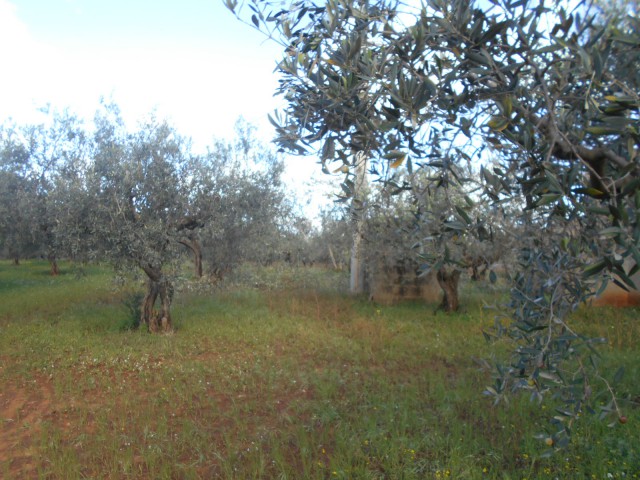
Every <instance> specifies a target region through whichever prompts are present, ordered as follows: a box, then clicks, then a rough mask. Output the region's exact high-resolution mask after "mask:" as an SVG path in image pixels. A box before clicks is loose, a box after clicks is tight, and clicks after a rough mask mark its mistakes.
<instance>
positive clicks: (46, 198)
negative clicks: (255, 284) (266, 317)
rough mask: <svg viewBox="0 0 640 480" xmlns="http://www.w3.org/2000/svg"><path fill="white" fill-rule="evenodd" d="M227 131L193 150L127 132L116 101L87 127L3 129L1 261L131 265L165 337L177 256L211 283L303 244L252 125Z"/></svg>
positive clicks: (149, 321) (152, 326) (53, 115)
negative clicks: (228, 135)
mask: <svg viewBox="0 0 640 480" xmlns="http://www.w3.org/2000/svg"><path fill="white" fill-rule="evenodd" d="M236 131H237V135H236V138H235V139H233V140H232V141H224V140H218V141H216V142H214V144H213V146H212V147H210V148H209V149H208V151H207V152H206V153H205V154H199V155H196V154H194V153H193V152H192V149H191V146H190V143H189V141H188V140H187V139H186V138H184V137H182V136H181V135H180V134H179V133H178V132H176V131H175V129H174V128H172V127H171V126H170V125H168V124H167V123H166V122H163V121H158V120H156V119H155V118H153V117H151V118H149V119H148V120H147V121H146V122H144V123H142V124H140V125H139V126H138V127H137V129H135V130H130V129H128V128H127V127H126V126H125V124H124V122H123V120H122V118H121V117H120V114H119V111H118V108H117V106H115V105H104V106H103V107H102V108H101V109H100V110H99V111H98V112H97V114H96V116H95V122H94V124H93V125H91V126H90V127H89V126H86V125H84V124H83V123H82V122H81V121H80V120H79V119H78V118H76V117H75V116H74V115H71V114H69V113H66V112H65V113H59V112H46V115H45V116H44V122H43V123H42V124H38V125H26V126H24V125H23V126H16V125H11V124H7V125H5V126H3V127H2V129H1V130H0V242H1V246H2V248H3V252H4V255H5V256H7V257H9V258H11V259H12V261H13V262H14V263H16V264H18V263H19V261H20V259H21V258H25V257H33V256H36V255H38V256H46V258H48V259H49V261H50V263H51V272H52V274H54V275H55V274H57V273H58V267H57V260H58V259H59V258H71V259H74V260H75V261H79V262H86V261H92V260H100V261H109V262H110V263H112V264H113V265H114V266H115V267H116V268H118V269H122V270H128V269H132V268H134V269H138V270H139V271H140V272H144V275H145V276H146V278H147V280H148V289H147V292H146V296H145V298H144V301H143V305H142V318H141V321H142V322H143V323H144V324H146V325H147V326H148V328H149V330H151V331H158V330H160V331H168V330H170V329H171V328H172V327H171V312H170V306H171V298H172V290H173V286H172V277H173V275H174V273H175V271H176V268H177V266H179V264H180V263H181V261H182V260H183V259H184V257H185V252H188V253H189V255H190V256H191V258H192V259H193V263H194V273H195V276H197V277H202V276H203V275H206V276H207V277H210V278H212V279H213V280H219V279H220V278H221V277H222V276H223V275H224V274H225V273H226V272H228V271H230V270H231V269H233V268H234V267H235V266H236V265H237V264H238V263H240V262H244V261H253V262H269V261H273V260H275V259H282V258H285V257H287V252H286V250H285V249H289V250H295V251H300V250H302V249H303V247H304V245H305V243H304V242H303V241H302V240H298V239H300V238H302V236H301V235H299V234H294V233H295V232H296V228H295V226H296V225H297V224H299V223H300V222H301V219H300V218H299V216H296V215H295V213H294V208H293V207H294V205H293V203H292V202H291V201H290V199H289V198H288V196H287V194H286V192H285V190H284V188H283V185H282V179H281V174H282V172H283V163H282V160H281V159H280V158H279V157H278V156H276V155H275V154H274V153H273V152H272V151H271V150H270V149H268V148H266V147H265V146H264V145H262V144H261V143H260V142H258V141H257V140H256V138H255V133H254V129H253V127H251V126H250V125H248V124H246V123H245V122H243V121H239V122H238V124H237V128H236ZM307 233H308V232H307ZM287 242H288V243H287ZM296 242H298V243H296ZM289 256H290V255H289ZM304 256H308V253H306V252H305V254H304ZM156 303H157V304H158V305H159V308H158V311H157V312H156V311H155V310H154V306H155V305H156Z"/></svg>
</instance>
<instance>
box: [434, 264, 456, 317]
mask: <svg viewBox="0 0 640 480" xmlns="http://www.w3.org/2000/svg"><path fill="white" fill-rule="evenodd" d="M436 277H437V279H438V284H439V285H440V288H441V289H442V293H443V297H442V303H441V304H440V308H442V309H443V310H444V311H445V312H455V311H457V310H458V308H459V307H460V300H459V297H458V283H459V282H460V271H459V270H452V271H447V269H446V267H442V268H441V269H440V270H438V274H437V276H436Z"/></svg>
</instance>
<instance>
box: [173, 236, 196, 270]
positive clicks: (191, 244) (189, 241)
mask: <svg viewBox="0 0 640 480" xmlns="http://www.w3.org/2000/svg"><path fill="white" fill-rule="evenodd" d="M178 242H179V243H181V244H182V245H184V246H185V247H187V248H188V249H189V250H191V252H192V253H193V267H194V272H195V275H196V278H202V247H200V243H199V242H198V240H197V239H195V238H193V237H189V238H186V239H182V240H178Z"/></svg>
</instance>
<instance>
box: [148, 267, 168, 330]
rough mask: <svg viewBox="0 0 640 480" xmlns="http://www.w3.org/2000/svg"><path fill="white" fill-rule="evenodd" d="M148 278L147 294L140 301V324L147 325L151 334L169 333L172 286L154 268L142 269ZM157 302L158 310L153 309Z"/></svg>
mask: <svg viewBox="0 0 640 480" xmlns="http://www.w3.org/2000/svg"><path fill="white" fill-rule="evenodd" d="M144 271H145V273H146V274H147V276H148V277H149V283H148V285H147V293H146V295H145V296H144V299H143V300H142V309H141V313H140V324H141V325H142V324H145V325H147V328H148V329H149V332H151V333H170V332H172V331H173V324H172V322H171V301H172V299H173V286H172V285H171V282H170V281H169V279H168V278H167V277H165V276H164V275H163V274H162V272H161V271H160V270H158V269H154V268H150V267H147V268H144ZM158 300H159V303H160V305H159V310H156V309H155V308H154V307H155V305H156V301H158Z"/></svg>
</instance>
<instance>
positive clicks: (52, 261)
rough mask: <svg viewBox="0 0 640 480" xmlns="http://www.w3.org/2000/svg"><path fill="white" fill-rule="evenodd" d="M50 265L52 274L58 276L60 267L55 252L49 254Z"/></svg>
mask: <svg viewBox="0 0 640 480" xmlns="http://www.w3.org/2000/svg"><path fill="white" fill-rule="evenodd" d="M48 260H49V265H51V276H52V277H57V276H58V275H60V269H59V268H58V261H57V260H56V256H55V255H53V254H49V255H48Z"/></svg>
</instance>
